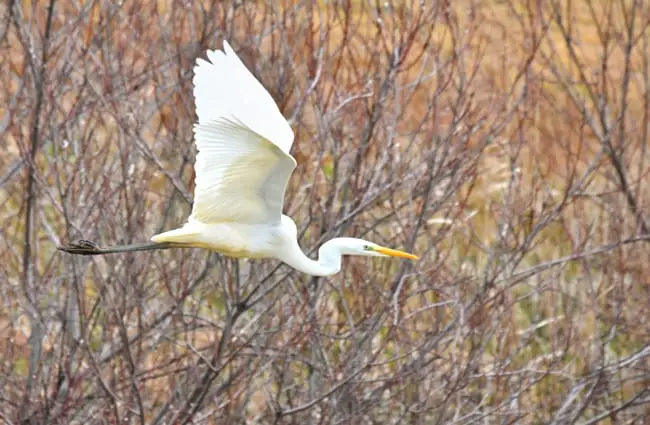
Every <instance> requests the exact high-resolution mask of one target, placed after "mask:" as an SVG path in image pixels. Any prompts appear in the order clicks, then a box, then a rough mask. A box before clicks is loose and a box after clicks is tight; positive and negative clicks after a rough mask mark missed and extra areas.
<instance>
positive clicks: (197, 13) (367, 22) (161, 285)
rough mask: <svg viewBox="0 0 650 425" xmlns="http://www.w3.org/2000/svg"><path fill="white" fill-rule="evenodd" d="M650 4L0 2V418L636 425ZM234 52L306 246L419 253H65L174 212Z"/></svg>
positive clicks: (642, 372)
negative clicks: (211, 62) (361, 244)
mask: <svg viewBox="0 0 650 425" xmlns="http://www.w3.org/2000/svg"><path fill="white" fill-rule="evenodd" d="M649 7H650V6H648V4H646V2H642V1H640V0H631V1H628V2H597V1H584V2H570V1H568V2H559V1H555V0H553V1H549V2H530V1H528V2H523V1H519V0H509V1H506V2H475V1H469V0H468V1H461V2H447V1H442V0H441V1H427V2H419V1H401V2H400V1H387V2H374V1H373V2H364V1H351V0H347V1H345V0H339V1H334V2H324V3H323V2H321V3H319V4H316V3H313V2H306V1H305V2H290V1H283V2H279V3H273V2H242V1H232V2H201V3H191V4H187V3H183V2H178V1H173V0H165V1H158V2H141V1H137V0H129V1H124V2H119V3H116V2H112V1H107V0H95V1H93V0H91V1H88V2H82V3H79V2H76V3H75V2H57V1H55V0H50V1H49V2H33V3H32V2H20V1H12V2H9V3H8V4H2V5H0V46H1V49H2V51H1V52H0V69H1V70H2V73H1V74H0V79H1V81H2V84H0V139H1V140H2V141H3V147H4V152H5V154H3V155H2V156H1V157H0V202H2V209H0V214H1V217H2V219H3V221H4V226H2V230H1V233H0V252H1V253H2V258H3V267H2V268H0V290H1V293H2V302H3V308H2V309H1V310H0V339H1V341H2V342H1V343H0V347H2V356H1V357H2V361H1V362H0V368H1V369H0V419H2V421H4V422H6V423H8V424H18V423H20V424H22V423H48V424H59V423H61V424H62V423H82V422H85V423H114V424H117V423H141V424H145V423H147V424H186V423H238V422H254V423H350V422H353V421H356V422H359V423H402V422H409V423H467V424H469V423H477V422H479V421H482V422H484V423H558V424H559V423H562V424H564V423H581V424H590V423H596V422H599V421H605V422H606V421H609V423H636V422H635V421H637V422H638V421H641V420H642V418H644V417H645V410H646V407H645V404H646V402H647V400H648V396H649V394H648V384H647V382H648V378H649V376H648V372H647V371H648V368H649V365H648V356H649V355H650V346H649V345H648V343H647V341H648V338H647V334H648V327H647V325H646V324H645V322H646V321H645V320H644V319H646V318H647V317H648V316H647V308H646V307H647V305H648V304H649V303H650V302H649V301H650V299H649V295H648V291H647V284H646V280H647V279H646V278H645V274H646V273H647V264H648V259H649V256H648V243H647V240H648V236H649V232H648V226H649V224H648V217H647V215H648V213H647V211H648V202H649V199H648V190H647V187H646V186H647V185H646V184H644V179H645V178H646V177H647V173H648V165H647V160H646V155H647V153H646V147H647V142H648V125H649V124H648V123H649V122H650V121H649V111H650V106H649V104H650V90H649V87H650V65H649V64H650V59H649V58H650V46H649V43H650V34H649V33H648V24H649V19H650V8H649ZM222 39H227V40H229V41H230V43H231V44H232V45H233V46H234V47H235V49H236V50H237V51H238V52H239V54H240V55H241V57H242V58H243V60H244V61H245V62H246V64H247V65H248V66H249V67H250V68H251V69H252V70H253V71H254V73H255V74H256V75H257V76H258V77H259V78H260V80H261V81H262V82H263V84H264V85H265V86H266V87H268V88H269V90H270V91H271V93H272V95H273V97H274V98H275V99H276V101H277V102H278V104H279V105H280V107H281V109H282V111H283V112H284V114H285V116H287V117H288V118H289V119H290V122H291V123H292V126H293V128H294V131H295V134H296V142H295V144H294V148H293V154H294V156H295V157H296V159H297V160H298V163H299V166H298V168H297V169H296V171H295V173H294V175H293V177H292V180H291V182H290V187H289V190H288V195H287V199H286V204H285V210H286V212H287V213H288V214H290V215H292V216H293V217H294V218H295V219H296V222H297V223H298V224H299V237H300V242H301V245H302V246H303V247H305V248H306V249H307V250H312V251H314V250H315V249H316V248H317V247H318V246H319V245H320V244H321V243H322V242H323V241H325V240H326V239H329V238H330V237H332V236H336V235H342V234H347V235H352V236H358V237H367V238H369V239H372V240H375V241H377V242H379V243H384V244H388V245H396V246H402V247H405V248H407V249H411V250H413V251H415V252H417V253H418V254H420V255H421V260H420V261H419V262H418V263H417V264H416V265H411V264H406V263H404V264H399V263H395V262H391V261H366V260H363V259H349V260H346V264H345V266H344V269H343V271H342V272H341V273H340V274H339V275H337V276H335V277H333V278H331V279H317V278H311V277H306V276H303V275H301V274H298V273H295V272H293V271H292V270H290V269H289V268H287V267H286V266H282V265H280V264H278V263H277V262H273V261H267V260H264V261H252V260H239V261H238V260H232V259H228V258H224V257H222V256H219V255H217V254H214V253H209V252H206V251H203V250H175V251H165V252H156V253H139V254H133V255H115V256H104V257H94V258H76V257H71V256H67V255H63V254H61V253H59V252H57V250H56V247H57V245H58V244H59V243H60V242H61V241H65V240H76V239H78V238H79V237H84V238H86V239H90V240H94V241H97V242H99V243H100V244H107V245H109V244H119V243H129V242H135V241H143V240H147V239H148V238H149V237H150V236H151V234H153V233H156V232H158V231H160V230H162V229H168V228H171V227H173V226H175V225H177V224H180V223H181V222H182V221H183V220H184V219H185V217H186V216H187V214H188V213H189V209H190V205H191V201H192V188H193V170H192V163H193V158H194V148H193V145H192V131H191V129H192V124H193V122H194V119H195V117H194V105H193V99H192V96H191V76H192V65H193V63H194V60H195V58H196V57H198V56H202V55H204V51H205V50H206V49H207V48H216V47H220V46H221V40H222ZM638 423H641V422H638Z"/></svg>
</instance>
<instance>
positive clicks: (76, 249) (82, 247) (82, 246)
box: [57, 239, 175, 255]
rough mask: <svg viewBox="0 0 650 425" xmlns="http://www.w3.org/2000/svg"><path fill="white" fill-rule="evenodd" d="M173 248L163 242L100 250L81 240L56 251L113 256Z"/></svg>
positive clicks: (92, 243)
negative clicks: (120, 253)
mask: <svg viewBox="0 0 650 425" xmlns="http://www.w3.org/2000/svg"><path fill="white" fill-rule="evenodd" d="M174 247H175V245H173V244H169V243H164V242H163V243H158V242H142V243H135V244H131V245H117V246H109V247H106V248H100V247H98V246H97V244H95V243H94V242H90V241H87V240H83V239H81V240H79V241H77V242H76V243H70V244H67V245H62V246H59V247H58V248H57V249H58V250H59V251H64V252H67V253H69V254H78V255H103V254H115V253H118V252H132V251H151V250H154V249H168V248H174Z"/></svg>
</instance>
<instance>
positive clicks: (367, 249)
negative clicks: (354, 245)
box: [363, 245, 372, 251]
mask: <svg viewBox="0 0 650 425" xmlns="http://www.w3.org/2000/svg"><path fill="white" fill-rule="evenodd" d="M363 250H364V251H371V250H372V247H371V246H370V245H364V246H363Z"/></svg>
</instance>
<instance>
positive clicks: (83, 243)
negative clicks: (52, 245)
mask: <svg viewBox="0 0 650 425" xmlns="http://www.w3.org/2000/svg"><path fill="white" fill-rule="evenodd" d="M57 249H58V250H59V251H64V252H68V253H70V254H80V255H93V254H98V253H100V252H101V249H99V247H98V246H97V244H96V243H94V242H91V241H87V240H85V239H79V240H78V241H77V243H70V244H67V245H62V246H59V247H58V248H57Z"/></svg>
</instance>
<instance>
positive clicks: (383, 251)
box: [334, 238, 418, 260]
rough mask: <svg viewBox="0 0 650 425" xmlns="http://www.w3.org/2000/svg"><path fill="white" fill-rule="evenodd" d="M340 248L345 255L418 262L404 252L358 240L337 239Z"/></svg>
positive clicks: (411, 255) (413, 256) (415, 257)
mask: <svg viewBox="0 0 650 425" xmlns="http://www.w3.org/2000/svg"><path fill="white" fill-rule="evenodd" d="M334 240H335V241H336V242H337V245H338V248H339V250H340V252H341V254H343V255H365V256H369V257H399V258H406V259H409V260H417V259H418V257H417V256H415V255H413V254H410V253H408V252H404V251H398V250H396V249H391V248H386V247H385V246H381V245H377V244H376V243H374V242H369V241H366V240H363V239H357V238H337V239H334Z"/></svg>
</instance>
